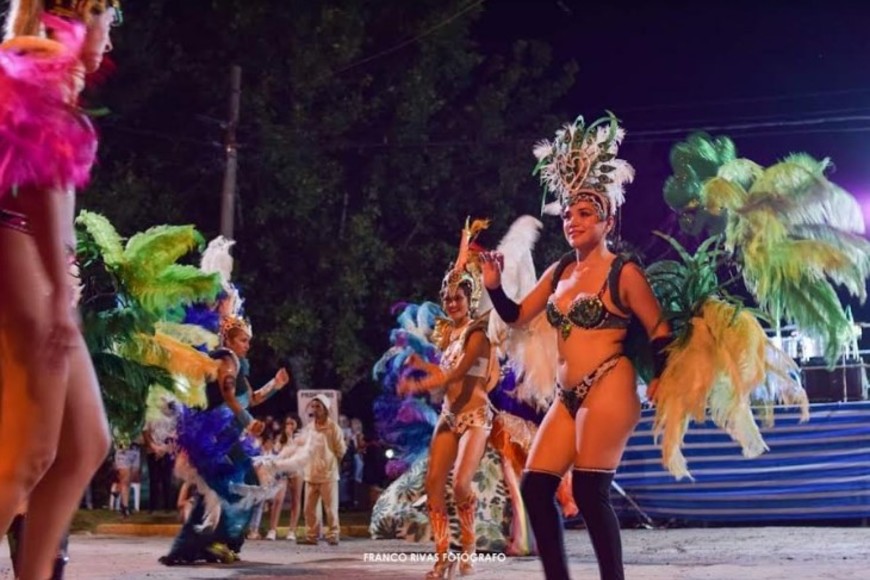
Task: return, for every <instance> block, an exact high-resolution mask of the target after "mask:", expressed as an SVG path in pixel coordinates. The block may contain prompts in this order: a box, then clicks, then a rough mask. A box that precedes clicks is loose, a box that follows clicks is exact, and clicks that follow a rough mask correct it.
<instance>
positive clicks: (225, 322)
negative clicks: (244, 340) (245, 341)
mask: <svg viewBox="0 0 870 580" xmlns="http://www.w3.org/2000/svg"><path fill="white" fill-rule="evenodd" d="M236 328H239V329H241V330H243V331H244V332H245V333H246V334H247V335H248V336H253V332H252V331H251V325H250V324H249V323H248V321H247V320H245V319H244V318H240V317H238V316H232V315H230V316H224V317H223V318H222V319H221V340H222V342H225V341H226V339H227V338H228V337H229V334H230V331H232V330H234V329H236Z"/></svg>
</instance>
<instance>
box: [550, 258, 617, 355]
mask: <svg viewBox="0 0 870 580" xmlns="http://www.w3.org/2000/svg"><path fill="white" fill-rule="evenodd" d="M573 259H574V258H573V254H566V256H563V257H562V259H561V260H560V261H559V265H558V266H557V267H556V270H555V271H554V272H553V285H552V289H553V291H555V289H556V285H557V284H558V283H559V279H560V278H561V277H562V273H563V272H564V271H565V268H566V267H567V266H568V264H569V263H570V262H571V261H572V260H573ZM624 264H625V260H624V259H623V258H622V257H617V258H616V259H615V260H614V261H613V264H612V265H611V267H610V273H609V274H608V276H607V279H606V280H605V281H604V284H603V285H602V286H601V290H599V291H598V293H597V294H595V295H594V296H581V297H578V298H576V299H575V300H574V301H573V302H572V303H571V306H570V308H569V309H568V312H567V314H566V313H564V312H562V311H561V310H559V307H558V306H556V303H555V301H554V300H553V297H552V296H550V299H549V300H547V321H548V322H549V323H550V324H551V325H552V326H553V327H554V328H556V329H558V330H559V332H560V334H561V335H562V339H563V340H568V337H569V336H570V335H571V330H572V329H573V328H574V327H575V326H578V327H580V328H583V329H586V330H603V329H608V328H615V329H622V328H628V325H629V323H630V322H631V318H630V317H624V316H619V315H618V314H616V313H614V312H610V311H609V310H607V308H606V307H605V306H604V301H603V300H602V297H603V296H604V291H605V290H607V288H608V286H610V288H611V297H612V298H613V301H614V303H615V304H616V305H617V306H619V307H620V308H621V304H620V301H619V299H618V296H617V294H618V292H614V289H615V288H617V283H618V280H619V272H620V271H621V270H622V266H623V265H624Z"/></svg>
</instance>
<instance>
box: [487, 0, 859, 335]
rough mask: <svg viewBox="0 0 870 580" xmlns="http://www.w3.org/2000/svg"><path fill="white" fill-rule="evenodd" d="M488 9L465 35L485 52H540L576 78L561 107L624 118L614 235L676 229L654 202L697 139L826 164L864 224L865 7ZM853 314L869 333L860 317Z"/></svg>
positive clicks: (553, 1)
mask: <svg viewBox="0 0 870 580" xmlns="http://www.w3.org/2000/svg"><path fill="white" fill-rule="evenodd" d="M486 6H487V10H486V12H485V14H484V16H483V17H482V18H481V20H480V21H479V23H478V26H477V28H476V32H477V35H478V37H479V38H480V39H481V44H482V47H486V46H488V45H490V44H492V45H493V46H498V45H501V46H506V45H507V44H509V43H510V42H512V41H513V40H515V39H517V38H539V39H542V40H546V41H547V42H549V43H550V44H551V45H552V46H553V48H554V53H555V57H556V59H557V60H568V59H573V60H575V61H577V62H578V64H579V67H580V70H579V74H578V82H577V85H576V87H575V89H574V90H573V91H572V93H571V94H570V95H569V96H568V98H567V99H566V101H565V102H562V103H560V107H561V108H562V109H564V110H567V111H572V114H583V115H584V116H586V118H587V119H589V118H596V117H598V116H599V115H601V114H603V112H604V109H610V110H612V111H613V112H614V113H615V114H616V115H617V116H619V117H620V119H622V120H623V123H624V127H625V128H626V131H627V136H626V139H625V142H624V143H623V146H622V148H621V151H620V152H621V155H620V156H621V157H623V158H625V159H627V160H628V161H629V162H631V163H632V164H633V165H634V166H635V169H636V170H637V177H636V179H635V182H634V183H633V184H632V185H630V186H629V188H628V190H627V196H626V198H627V202H626V205H625V209H624V211H623V228H622V233H623V235H624V236H625V237H626V238H627V239H629V240H630V241H632V242H634V243H636V244H639V245H641V246H643V245H644V244H648V241H649V240H650V236H649V231H650V230H652V229H656V228H658V229H668V227H669V226H671V225H673V223H672V221H670V222H669V218H671V220H672V216H671V212H670V211H669V210H668V208H667V207H666V206H665V205H664V202H663V200H662V186H663V184H664V181H665V179H666V178H667V177H668V176H669V175H670V173H671V168H670V165H669V163H668V153H669V151H670V147H671V146H672V145H673V144H674V143H675V142H676V141H678V140H681V139H683V138H685V136H686V135H687V134H688V133H689V132H690V131H691V130H695V129H705V130H707V131H708V132H710V133H711V134H713V135H723V134H724V135H728V136H730V137H731V138H732V140H733V141H734V142H735V144H736V146H737V152H738V155H739V156H741V157H748V158H750V159H753V160H754V161H757V162H759V163H761V164H763V165H769V164H772V163H774V162H775V161H777V160H778V159H779V158H781V157H783V156H785V155H786V154H788V153H791V152H807V153H809V154H811V155H813V156H815V157H817V158H822V157H830V158H831V160H832V161H833V163H834V168H833V170H832V171H831V172H830V173H829V178H830V179H832V180H833V181H834V182H835V183H837V184H839V185H841V186H842V187H844V188H845V189H847V190H848V191H850V192H851V193H853V194H854V195H855V196H856V197H858V199H859V200H860V201H861V202H862V204H863V207H864V214H865V221H867V222H870V34H868V23H870V4H868V3H865V2H857V1H852V2H824V3H823V2H800V1H798V2H787V1H771V0H758V1H756V2H718V3H714V2H605V1H599V2H583V1H575V2H571V1H569V0H537V1H531V0H527V1H519V0H513V1H509V0H498V1H496V0H491V1H489V2H487V4H486ZM565 120H566V121H568V120H569V119H565ZM759 125H761V126H759ZM735 126H741V127H739V128H738V127H735ZM744 126H745V127H744ZM556 128H557V127H554V128H553V129H554V130H555V129H556ZM669 130H670V131H673V132H671V133H668V132H667V131H669ZM550 136H551V135H541V137H550ZM530 149H531V143H530ZM529 158H530V164H531V163H532V161H531V160H532V157H531V153H530V155H529ZM550 225H555V224H550ZM850 303H851V304H853V307H856V306H857V302H856V301H850ZM860 310H861V314H862V318H864V319H865V320H868V321H870V308H868V307H867V306H866V305H865V306H864V307H862V308H861V309H860ZM866 334H870V331H865V335H866ZM866 338H867V337H866V336H865V340H866Z"/></svg>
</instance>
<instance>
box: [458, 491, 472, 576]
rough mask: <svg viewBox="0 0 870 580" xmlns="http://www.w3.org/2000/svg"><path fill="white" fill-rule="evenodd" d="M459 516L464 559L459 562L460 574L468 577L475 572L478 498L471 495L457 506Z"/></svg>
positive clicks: (460, 539)
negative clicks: (475, 521)
mask: <svg viewBox="0 0 870 580" xmlns="http://www.w3.org/2000/svg"><path fill="white" fill-rule="evenodd" d="M456 512H457V513H458V515H459V541H460V543H461V544H462V558H460V561H459V574H460V575H462V576H466V575H468V574H471V573H473V572H474V563H473V558H474V554H475V553H476V552H477V536H476V535H475V533H474V516H475V514H476V513H477V496H475V495H474V494H471V495H469V496H468V497H467V498H465V500H463V501H461V502H458V503H457V504H456Z"/></svg>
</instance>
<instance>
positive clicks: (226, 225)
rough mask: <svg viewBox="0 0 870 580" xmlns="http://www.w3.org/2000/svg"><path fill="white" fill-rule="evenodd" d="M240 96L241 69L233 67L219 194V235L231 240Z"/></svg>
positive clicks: (237, 156) (234, 201)
mask: <svg viewBox="0 0 870 580" xmlns="http://www.w3.org/2000/svg"><path fill="white" fill-rule="evenodd" d="M241 96H242V67H240V66H238V65H233V66H232V68H231V69H230V114H229V119H228V120H227V126H226V130H227V132H226V137H225V138H224V153H225V154H226V165H225V167H224V186H223V190H222V192H221V235H222V236H223V237H225V238H226V239H228V240H232V239H233V222H234V218H235V213H236V169H237V167H238V161H239V155H238V142H237V141H236V129H237V128H238V126H239V107H240V104H241Z"/></svg>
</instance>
